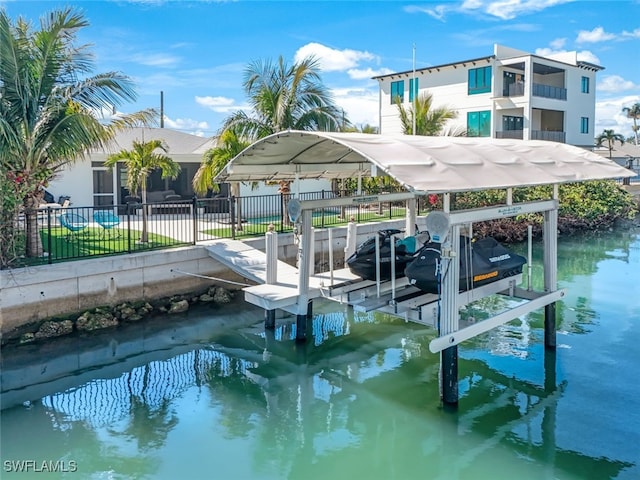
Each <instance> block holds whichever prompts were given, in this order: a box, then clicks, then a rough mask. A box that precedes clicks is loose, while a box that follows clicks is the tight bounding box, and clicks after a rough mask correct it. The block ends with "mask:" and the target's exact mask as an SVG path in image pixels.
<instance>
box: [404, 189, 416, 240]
mask: <svg viewBox="0 0 640 480" xmlns="http://www.w3.org/2000/svg"><path fill="white" fill-rule="evenodd" d="M406 203H407V216H406V224H405V227H404V232H405V233H404V234H405V236H407V237H410V236H412V235H415V234H416V199H415V198H409V199H408V200H406Z"/></svg>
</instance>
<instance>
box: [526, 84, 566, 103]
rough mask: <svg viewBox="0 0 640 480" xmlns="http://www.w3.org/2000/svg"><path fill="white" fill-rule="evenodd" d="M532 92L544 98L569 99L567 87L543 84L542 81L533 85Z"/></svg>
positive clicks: (535, 95)
mask: <svg viewBox="0 0 640 480" xmlns="http://www.w3.org/2000/svg"><path fill="white" fill-rule="evenodd" d="M531 87H532V90H531V94H532V95H533V96H534V97H544V98H556V99H558V100H566V99H567V89H566V88H562V87H554V86H551V85H542V84H541V83H534V84H533V85H531Z"/></svg>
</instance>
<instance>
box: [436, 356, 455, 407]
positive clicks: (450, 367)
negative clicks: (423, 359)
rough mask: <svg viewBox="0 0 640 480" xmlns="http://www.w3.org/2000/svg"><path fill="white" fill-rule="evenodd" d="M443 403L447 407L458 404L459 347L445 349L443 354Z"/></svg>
mask: <svg viewBox="0 0 640 480" xmlns="http://www.w3.org/2000/svg"><path fill="white" fill-rule="evenodd" d="M440 358H441V362H442V401H443V402H444V403H445V404H447V405H457V403H458V346H457V345H454V346H453V347H449V348H445V349H444V350H443V351H442V353H441V356H440Z"/></svg>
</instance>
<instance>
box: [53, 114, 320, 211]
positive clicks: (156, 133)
mask: <svg viewBox="0 0 640 480" xmlns="http://www.w3.org/2000/svg"><path fill="white" fill-rule="evenodd" d="M153 139H160V140H164V141H165V143H166V144H167V146H168V151H167V155H168V156H169V157H171V158H173V160H175V161H176V162H178V163H179V164H180V166H181V167H182V169H181V172H180V175H179V176H178V178H177V179H176V180H170V179H162V178H161V172H160V170H157V171H155V172H153V173H152V174H151V175H150V176H149V178H148V184H147V190H148V191H149V192H151V191H160V190H173V191H174V192H175V194H176V195H180V196H181V197H182V198H184V199H187V198H191V197H193V195H194V191H193V187H192V184H191V182H192V180H193V176H194V175H195V173H196V171H197V170H198V168H199V167H200V165H201V163H202V157H203V154H204V153H205V152H206V151H207V150H209V149H210V148H213V147H214V146H215V141H214V140H213V139H211V138H206V137H199V136H196V135H191V134H188V133H184V132H179V131H177V130H171V129H168V128H147V127H144V128H132V129H130V130H126V131H123V132H120V133H119V134H118V135H117V136H116V138H115V139H114V141H113V142H111V143H110V144H109V146H108V148H106V149H105V150H96V151H92V152H91V153H90V154H89V155H88V156H87V158H86V159H85V160H81V161H78V162H75V163H73V164H70V165H68V166H67V167H66V168H65V170H64V171H63V172H61V173H60V174H59V175H58V176H57V177H56V178H55V179H54V180H52V181H51V182H50V183H49V186H48V187H47V191H48V192H49V193H51V194H52V195H53V196H54V200H58V199H59V198H60V197H61V196H68V197H70V198H71V202H72V203H73V206H78V207H84V206H95V207H97V206H109V205H122V204H124V203H126V201H125V197H126V196H128V195H129V192H128V191H127V189H126V188H125V185H126V178H127V173H126V170H125V168H124V166H123V165H122V164H119V165H118V167H117V168H114V169H113V170H112V171H111V172H110V171H109V170H108V169H107V168H106V167H105V166H104V161H105V160H106V158H107V156H108V155H110V154H112V153H115V152H118V151H120V150H123V149H124V150H131V149H132V148H133V141H134V140H137V141H140V142H147V141H150V140H153ZM301 183H302V182H301ZM297 188H299V189H300V191H301V192H309V191H320V190H323V189H324V190H329V189H330V188H331V183H330V182H329V181H321V180H317V181H311V180H308V181H305V182H304V183H302V184H301V185H300V186H295V187H294V191H295V190H296V189H297ZM277 190H278V187H277V186H271V185H261V186H260V188H259V189H258V190H252V187H251V185H250V184H246V185H244V184H243V185H241V188H240V195H241V196H245V195H268V194H275V193H277ZM221 192H222V194H228V189H227V185H221Z"/></svg>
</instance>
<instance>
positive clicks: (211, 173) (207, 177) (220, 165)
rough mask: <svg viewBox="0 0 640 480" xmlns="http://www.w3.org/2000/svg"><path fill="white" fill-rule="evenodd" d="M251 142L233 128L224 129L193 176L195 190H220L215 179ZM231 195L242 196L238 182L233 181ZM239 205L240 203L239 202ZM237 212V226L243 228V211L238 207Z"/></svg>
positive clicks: (202, 192)
mask: <svg viewBox="0 0 640 480" xmlns="http://www.w3.org/2000/svg"><path fill="white" fill-rule="evenodd" d="M250 144H251V142H249V141H248V140H243V139H241V138H239V137H238V135H237V134H236V132H235V131H234V130H233V129H227V130H224V131H223V132H222V133H221V134H220V135H219V136H218V138H217V142H216V146H215V147H214V148H211V149H209V150H207V151H206V152H205V153H204V156H203V161H202V164H201V165H200V167H199V168H198V171H197V172H196V174H195V175H194V177H193V182H192V183H193V191H194V192H196V193H198V194H204V193H206V192H207V191H208V190H209V189H212V190H214V191H218V184H217V183H214V181H213V179H214V178H215V177H216V175H218V173H220V172H221V171H222V170H224V167H226V166H227V163H229V161H230V160H231V159H232V158H233V157H235V156H236V155H238V154H239V153H240V152H241V151H242V150H244V149H245V148H247V147H248V146H249V145H250ZM231 195H232V196H233V197H235V198H238V197H239V196H240V184H239V183H238V182H232V183H231ZM239 206H240V204H238V207H239ZM236 213H237V215H236V217H237V219H238V224H237V228H238V230H242V212H241V211H240V208H237V209H236Z"/></svg>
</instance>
